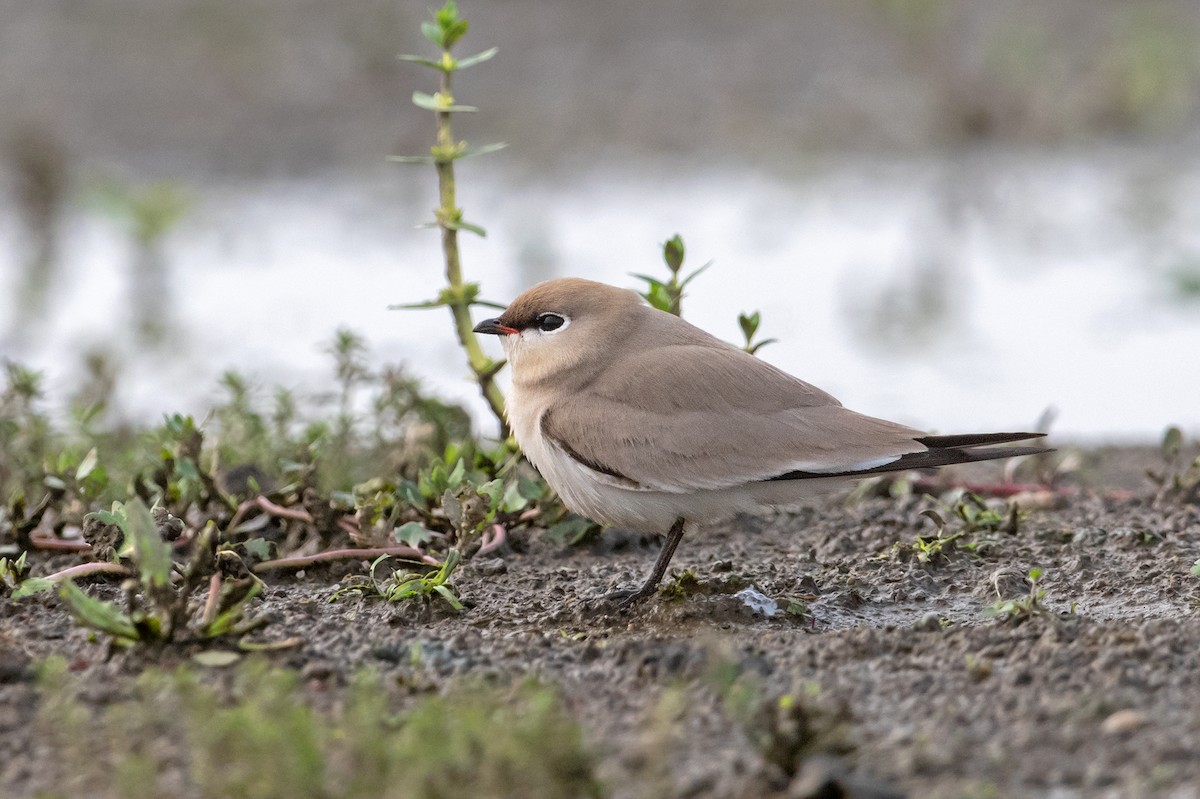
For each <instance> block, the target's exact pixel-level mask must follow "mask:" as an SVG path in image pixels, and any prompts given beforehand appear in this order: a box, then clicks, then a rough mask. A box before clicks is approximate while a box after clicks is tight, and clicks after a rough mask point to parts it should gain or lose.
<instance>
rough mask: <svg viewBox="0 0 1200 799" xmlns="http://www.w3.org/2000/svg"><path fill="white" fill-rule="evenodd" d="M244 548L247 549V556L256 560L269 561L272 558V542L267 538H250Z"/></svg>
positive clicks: (243, 544) (245, 542) (244, 543)
mask: <svg viewBox="0 0 1200 799" xmlns="http://www.w3.org/2000/svg"><path fill="white" fill-rule="evenodd" d="M262 515H263V516H266V515H267V514H265V513H264V514H262ZM242 546H243V547H245V548H246V554H247V555H249V556H250V557H252V558H254V559H255V560H267V559H268V558H270V557H271V542H270V541H268V540H267V539H265V538H248V539H246V541H244V542H243V543H242Z"/></svg>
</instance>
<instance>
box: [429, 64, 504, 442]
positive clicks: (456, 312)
mask: <svg viewBox="0 0 1200 799" xmlns="http://www.w3.org/2000/svg"><path fill="white" fill-rule="evenodd" d="M448 55H449V51H446V56H447V57H448ZM441 76H442V78H441V93H442V96H444V97H447V98H448V97H450V96H451V93H450V76H451V72H450V71H449V70H442V71H441ZM435 114H436V116H437V148H436V150H437V151H439V152H440V153H442V154H443V155H440V156H435V158H434V165H435V166H436V167H437V175H438V198H439V199H440V201H441V205H440V206H439V207H438V209H437V211H436V212H435V213H436V217H437V222H438V226H439V227H441V229H442V253H443V255H444V256H445V259H446V283H447V284H448V285H449V287H450V295H451V298H450V302H449V307H450V313H451V315H453V317H454V329H455V332H457V334H458V341H459V344H461V345H462V348H463V349H464V350H466V353H467V363H468V365H470V367H471V371H472V372H473V373H474V374H475V381H476V382H477V383H478V384H479V392H480V394H482V395H483V398H484V400H486V401H487V404H488V407H489V408H491V410H492V413H493V414H494V415H495V417H496V420H497V421H498V422H499V423H500V438H501V439H502V440H503V439H506V438H508V433H509V431H508V420H507V419H506V418H505V415H504V395H503V394H501V393H500V387H499V386H497V385H496V380H495V378H496V372H497V371H498V364H496V363H495V362H493V361H492V359H491V358H489V357H488V356H487V355H485V354H484V352H483V347H482V346H480V344H479V339H478V338H477V337H476V335H475V331H474V327H475V324H474V322H473V321H472V320H471V305H470V302H469V301H468V300H467V299H466V298H465V296H464V294H463V291H462V287H463V279H462V264H461V262H460V260H459V254H458V227H457V222H458V220H460V219H461V218H462V210H461V209H460V208H459V207H458V206H457V205H456V204H455V199H456V198H455V191H454V159H453V158H450V157H448V156H447V155H445V154H446V153H449V152H452V151H453V149H454V147H455V142H454V133H453V130H452V128H451V124H450V112H449V111H437V112H435Z"/></svg>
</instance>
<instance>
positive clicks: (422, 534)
mask: <svg viewBox="0 0 1200 799" xmlns="http://www.w3.org/2000/svg"><path fill="white" fill-rule="evenodd" d="M392 537H393V538H395V539H396V540H397V541H399V542H400V543H401V544H405V545H407V546H410V547H414V548H419V547H420V546H421V545H422V544H427V543H429V542H430V541H432V540H433V533H432V532H430V531H429V530H427V529H425V528H424V527H422V526H421V525H419V524H417V523H416V522H405V523H404V524H402V525H400V526H399V527H397V528H396V530H395V532H393V533H392Z"/></svg>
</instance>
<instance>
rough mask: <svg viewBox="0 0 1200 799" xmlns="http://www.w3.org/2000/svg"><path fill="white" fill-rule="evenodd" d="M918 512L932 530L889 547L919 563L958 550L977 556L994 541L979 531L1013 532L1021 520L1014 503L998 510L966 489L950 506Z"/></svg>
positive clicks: (943, 557) (938, 560)
mask: <svg viewBox="0 0 1200 799" xmlns="http://www.w3.org/2000/svg"><path fill="white" fill-rule="evenodd" d="M920 515H921V516H923V517H924V518H927V519H929V520H930V521H931V522H933V524H934V526H935V527H936V530H935V531H934V532H933V533H932V534H922V535H918V536H917V537H916V538H915V539H913V541H912V543H911V544H897V545H896V546H895V547H893V550H894V551H896V552H898V553H901V554H904V553H907V552H911V553H912V555H914V556H915V557H916V559H917V560H918V561H919V562H921V563H929V564H935V563H941V562H944V561H946V560H948V559H949V558H950V556H951V555H952V554H953V553H955V552H959V551H965V552H966V553H968V554H970V555H981V554H983V552H984V551H985V550H986V549H987V548H988V547H989V546H991V545H992V544H993V542H994V537H992V536H989V535H980V534H981V533H982V534H994V533H1015V532H1016V531H1017V527H1018V525H1019V523H1020V519H1021V516H1020V509H1019V507H1018V506H1017V505H1016V504H1015V503H1010V504H1009V505H1008V506H1007V507H1006V509H1005V510H1003V511H1001V510H998V509H996V508H993V507H992V506H991V505H989V504H988V503H987V502H986V501H984V499H983V498H982V497H980V496H978V495H977V494H973V493H970V492H966V493H964V494H962V495H961V496H959V497H958V499H956V500H955V501H954V504H952V505H943V506H942V508H941V509H940V510H935V509H933V508H926V509H925V510H923V511H921V513H920ZM947 516H948V517H949V520H947Z"/></svg>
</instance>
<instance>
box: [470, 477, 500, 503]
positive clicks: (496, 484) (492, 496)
mask: <svg viewBox="0 0 1200 799" xmlns="http://www.w3.org/2000/svg"><path fill="white" fill-rule="evenodd" d="M475 490H476V491H478V492H479V495H480V496H482V497H487V499H488V507H489V508H491V509H493V510H494V509H495V508H497V507H499V505H500V500H501V498H502V497H503V496H504V481H503V480H501V479H499V478H497V479H495V480H489V481H487V482H486V483H484V484H483V485H481V486H479V488H477V489H475Z"/></svg>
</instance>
